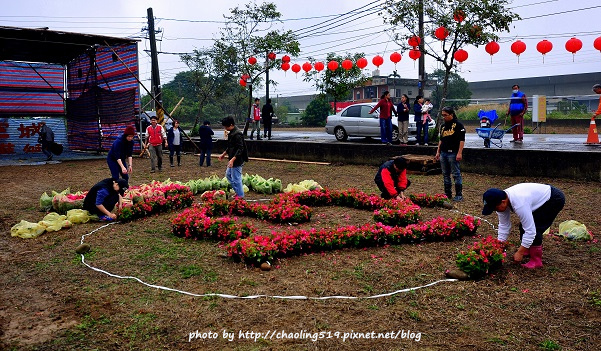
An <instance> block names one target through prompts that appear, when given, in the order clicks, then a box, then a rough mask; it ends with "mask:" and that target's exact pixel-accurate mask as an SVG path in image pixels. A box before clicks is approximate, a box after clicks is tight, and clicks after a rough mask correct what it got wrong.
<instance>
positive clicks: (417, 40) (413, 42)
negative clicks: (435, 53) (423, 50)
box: [407, 35, 422, 47]
mask: <svg viewBox="0 0 601 351" xmlns="http://www.w3.org/2000/svg"><path fill="white" fill-rule="evenodd" d="M421 41H422V40H421V39H420V38H419V37H418V36H416V35H414V36H412V37H411V38H409V40H407V42H408V43H409V46H413V47H416V46H419V43H420V42H421Z"/></svg>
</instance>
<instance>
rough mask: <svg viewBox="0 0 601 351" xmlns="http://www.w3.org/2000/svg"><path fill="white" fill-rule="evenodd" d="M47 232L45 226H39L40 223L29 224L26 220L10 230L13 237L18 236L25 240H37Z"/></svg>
mask: <svg viewBox="0 0 601 351" xmlns="http://www.w3.org/2000/svg"><path fill="white" fill-rule="evenodd" d="M45 231H46V228H45V227H44V226H41V225H39V224H38V223H32V222H27V221H25V220H21V222H19V223H17V224H15V225H14V226H13V227H12V228H10V235H11V236H18V237H19V238H23V239H30V238H35V237H37V236H39V235H40V234H42V233H43V232H45Z"/></svg>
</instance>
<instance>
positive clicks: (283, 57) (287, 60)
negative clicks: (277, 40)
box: [282, 55, 290, 62]
mask: <svg viewBox="0 0 601 351" xmlns="http://www.w3.org/2000/svg"><path fill="white" fill-rule="evenodd" d="M282 62H290V56H288V55H284V56H282Z"/></svg>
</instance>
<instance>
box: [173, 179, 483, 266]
mask: <svg viewBox="0 0 601 351" xmlns="http://www.w3.org/2000/svg"><path fill="white" fill-rule="evenodd" d="M422 198H424V199H425V200H427V201H429V202H430V203H433V202H434V201H432V200H431V199H429V198H427V197H426V196H422ZM203 199H204V200H205V203H204V204H203V205H202V206H201V205H195V206H194V207H193V208H191V209H187V210H185V211H184V212H182V213H181V214H180V215H178V216H177V217H176V218H175V219H174V220H173V221H172V225H173V229H172V230H173V233H174V234H175V235H177V236H181V237H187V238H212V239H216V240H220V241H223V242H225V246H226V248H227V251H228V255H229V256H231V257H233V258H235V259H238V260H242V261H245V262H247V263H251V264H260V263H262V262H265V261H268V260H272V259H274V258H277V257H284V256H292V255H298V254H303V253H308V252H315V251H324V250H335V249H340V248H344V247H368V246H375V245H385V244H400V243H409V242H420V241H424V240H429V241H441V240H453V239H456V238H458V237H461V236H464V235H473V234H475V232H476V229H477V227H478V226H479V225H480V222H479V220H476V219H474V218H473V217H471V216H465V217H463V218H459V219H446V218H442V217H439V218H435V219H433V220H431V221H428V222H418V221H419V214H420V212H419V210H420V207H419V206H417V205H415V204H414V203H412V202H411V201H409V200H383V199H381V198H380V197H378V196H375V195H369V194H366V193H363V192H361V191H358V190H356V189H349V190H345V191H335V190H329V189H316V190H310V191H305V192H301V193H286V194H279V195H277V196H276V197H274V198H273V199H272V200H271V201H270V202H269V203H268V204H250V203H248V202H246V201H245V200H243V199H240V198H236V199H234V200H232V201H227V200H223V199H222V198H221V197H220V196H216V194H211V193H206V194H203ZM307 205H312V206H324V205H337V206H347V207H354V208H360V209H368V210H374V219H375V220H376V223H367V224H364V225H361V226H345V227H339V228H335V229H325V228H323V229H315V228H313V229H311V230H292V231H281V232H277V231H274V232H273V233H272V234H271V235H252V234H253V233H254V232H255V228H254V227H252V226H251V225H249V224H246V223H239V222H238V219H237V218H234V219H233V221H227V217H221V218H215V217H217V216H225V215H243V216H252V217H256V218H259V219H263V220H269V221H273V222H291V221H292V222H298V223H300V222H303V221H308V220H310V215H311V209H310V208H309V207H308V206H307ZM228 228H229V229H228ZM227 230H230V231H231V232H230V233H229V234H228V233H227Z"/></svg>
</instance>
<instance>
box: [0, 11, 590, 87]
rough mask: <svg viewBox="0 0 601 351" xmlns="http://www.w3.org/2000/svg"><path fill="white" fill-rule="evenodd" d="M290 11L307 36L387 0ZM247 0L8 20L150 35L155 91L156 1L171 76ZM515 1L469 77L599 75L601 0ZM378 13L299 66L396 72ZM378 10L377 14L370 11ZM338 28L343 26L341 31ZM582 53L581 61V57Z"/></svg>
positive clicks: (146, 79)
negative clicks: (360, 63)
mask: <svg viewBox="0 0 601 351" xmlns="http://www.w3.org/2000/svg"><path fill="white" fill-rule="evenodd" d="M272 2H274V3H275V4H276V5H277V8H278V10H279V11H280V12H281V13H282V20H283V21H282V23H279V24H277V25H276V26H277V28H281V29H284V30H292V31H294V32H295V33H296V32H298V33H299V34H302V33H306V30H305V31H303V30H302V28H305V27H308V26H311V25H315V24H319V23H322V22H324V21H325V22H327V21H330V22H333V21H334V20H336V19H337V18H339V16H340V15H341V14H344V13H347V12H349V11H361V10H365V9H367V8H371V7H373V6H374V5H378V4H382V3H383V2H384V1H383V0H379V1H378V0H376V1H374V0H330V1H323V0H302V1H291V0H273V1H272ZM244 4H246V2H241V1H233V0H222V1H198V0H170V1H165V0H160V1H159V0H157V1H154V0H146V1H139V0H123V1H118V0H103V1H81V0H77V1H75V0H65V1H47V0H19V1H4V2H3V7H2V12H1V13H0V25H3V26H14V27H27V28H40V27H48V28H49V29H50V30H61V31H69V32H78V33H90V34H102V35H109V36H115V37H133V38H140V40H141V41H140V43H139V51H140V52H139V62H140V78H141V80H142V81H143V83H144V85H145V86H146V87H147V88H150V58H149V55H148V54H147V53H146V52H145V51H144V50H146V49H148V48H149V45H148V40H146V39H144V36H145V35H144V32H142V28H144V27H146V25H147V20H146V13H147V8H149V7H152V8H153V11H154V16H155V18H156V24H155V25H156V27H158V28H160V29H161V30H162V32H161V33H160V34H157V38H160V39H161V41H160V42H159V43H158V48H159V50H160V51H162V52H165V53H164V54H160V55H159V68H160V70H161V83H162V84H165V83H167V82H169V81H170V80H172V79H173V77H174V76H175V75H176V74H177V73H178V72H180V71H182V70H186V69H187V67H186V66H185V65H184V64H183V63H182V62H180V61H179V56H177V55H172V54H168V53H182V52H191V51H192V50H193V49H195V48H202V47H209V46H210V45H211V44H212V39H213V38H216V37H218V34H219V29H220V28H221V27H223V25H224V24H223V15H224V14H229V13H230V9H231V8H234V7H236V6H240V7H243V6H244ZM510 7H511V8H512V9H513V11H514V12H517V13H518V14H520V16H521V17H522V18H523V19H522V20H520V21H516V22H514V23H513V24H512V27H511V31H510V32H509V33H499V36H500V37H501V39H500V40H499V43H500V45H501V50H500V52H499V53H498V54H496V55H495V56H493V59H492V64H491V61H490V56H489V55H488V54H487V53H486V52H485V50H484V47H483V46H482V47H479V48H476V47H466V48H465V50H466V51H467V52H468V53H469V58H468V59H467V61H466V62H464V63H463V64H461V65H460V74H461V75H462V76H463V77H464V78H465V79H467V80H468V81H485V80H498V79H507V78H515V79H516V80H517V81H519V78H526V77H537V76H549V75H563V74H572V73H587V72H599V71H600V70H601V52H599V51H598V50H595V49H594V47H593V41H594V40H595V39H596V38H597V37H601V25H599V20H600V19H601V1H599V0H515V1H513V2H512V3H511V5H510ZM373 12H374V11H366V12H365V14H362V15H360V16H355V17H353V20H344V21H341V22H336V23H335V24H333V25H332V28H330V29H329V30H327V31H324V32H314V33H310V35H307V36H306V37H304V38H302V39H301V40H299V41H300V44H301V45H300V46H301V53H300V55H299V57H298V58H296V59H293V60H292V62H291V63H299V64H301V65H302V63H304V62H305V61H306V60H307V57H308V56H312V57H315V58H317V59H325V57H326V55H327V53H329V52H335V53H337V54H340V55H344V54H345V53H347V52H350V53H355V52H363V53H365V57H366V58H367V59H368V61H369V63H370V64H369V65H368V66H367V68H366V70H367V71H368V72H372V71H373V70H374V69H375V66H373V65H372V64H371V59H372V58H373V57H374V56H375V55H378V54H379V55H381V56H383V57H384V59H385V64H384V65H383V66H381V67H380V72H381V74H382V75H388V74H391V73H392V70H393V69H394V65H393V64H392V63H390V61H389V56H390V54H391V53H392V52H394V51H397V50H399V46H398V45H397V44H395V43H394V42H393V41H392V40H391V36H390V31H387V30H386V29H387V25H385V24H384V23H383V20H382V18H381V17H379V16H378V15H377V14H376V13H373ZM369 13H373V14H369ZM334 27H335V28H334ZM572 36H575V37H577V38H579V39H580V40H582V42H583V48H582V50H581V51H579V52H578V53H577V54H576V55H575V57H574V58H573V57H572V54H571V53H569V52H567V51H566V49H565V43H566V41H567V40H568V39H570V38H571V37H572ZM518 39H520V40H522V41H524V42H525V43H526V45H527V50H526V52H525V53H523V54H522V55H521V56H520V59H519V63H518V59H517V57H516V56H515V54H513V53H512V52H511V50H510V46H511V43H512V42H514V41H515V40H518ZM542 39H548V40H549V41H551V42H552V43H553V50H552V51H551V52H550V53H549V54H547V55H546V57H545V61H544V64H543V59H542V56H541V54H540V53H539V52H538V51H537V50H536V44H537V43H538V42H539V41H540V40H542ZM401 54H402V56H403V58H402V60H401V62H400V63H399V64H398V65H397V71H398V72H399V74H400V75H401V76H402V77H403V78H417V69H415V68H414V67H417V65H414V62H413V60H411V59H410V58H409V56H408V55H407V53H406V52H402V51H401ZM572 60H573V61H574V62H572ZM435 68H436V64H435V62H434V61H433V60H432V59H428V58H426V71H427V72H431V71H432V70H433V69H435ZM271 78H272V79H274V80H276V81H277V83H278V84H277V86H276V87H272V89H271V95H272V96H275V95H277V94H279V95H280V96H290V95H300V94H312V93H314V92H315V90H314V89H313V88H312V87H311V86H310V85H309V84H307V83H305V82H303V81H302V78H301V76H300V74H299V76H298V77H295V74H294V73H293V72H291V71H288V73H287V74H283V72H281V71H280V72H273V73H272V74H271Z"/></svg>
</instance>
